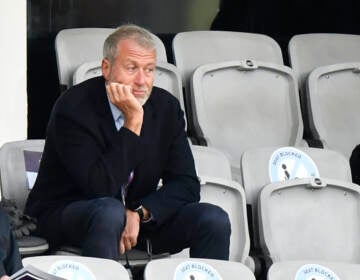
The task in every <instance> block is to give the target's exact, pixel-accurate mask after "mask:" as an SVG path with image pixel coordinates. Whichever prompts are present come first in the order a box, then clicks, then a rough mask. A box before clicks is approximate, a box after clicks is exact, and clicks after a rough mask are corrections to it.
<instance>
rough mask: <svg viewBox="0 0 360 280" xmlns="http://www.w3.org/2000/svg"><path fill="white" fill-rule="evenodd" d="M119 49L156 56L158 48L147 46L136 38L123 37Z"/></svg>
mask: <svg viewBox="0 0 360 280" xmlns="http://www.w3.org/2000/svg"><path fill="white" fill-rule="evenodd" d="M118 51H120V52H121V51H125V52H130V53H143V54H148V55H151V56H154V55H155V56H156V48H155V46H154V47H147V46H143V45H141V44H139V42H138V41H136V40H135V39H131V38H129V39H123V40H121V41H119V43H118Z"/></svg>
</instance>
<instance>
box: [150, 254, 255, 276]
mask: <svg viewBox="0 0 360 280" xmlns="http://www.w3.org/2000/svg"><path fill="white" fill-rule="evenodd" d="M187 261H193V262H201V263H205V264H208V265H210V266H212V267H213V268H214V269H215V270H216V271H217V272H218V273H219V275H220V276H221V278H222V279H223V280H233V279H241V280H255V277H254V274H253V273H252V272H251V271H250V270H249V269H248V268H247V267H246V266H245V265H243V264H241V263H239V262H231V261H221V260H212V259H195V258H192V259H185V258H183V259H162V260H154V261H151V262H149V263H148V264H147V265H146V267H145V271H144V280H169V279H174V273H175V270H176V268H177V266H178V265H179V264H181V263H183V262H187ZM209 279H210V277H209Z"/></svg>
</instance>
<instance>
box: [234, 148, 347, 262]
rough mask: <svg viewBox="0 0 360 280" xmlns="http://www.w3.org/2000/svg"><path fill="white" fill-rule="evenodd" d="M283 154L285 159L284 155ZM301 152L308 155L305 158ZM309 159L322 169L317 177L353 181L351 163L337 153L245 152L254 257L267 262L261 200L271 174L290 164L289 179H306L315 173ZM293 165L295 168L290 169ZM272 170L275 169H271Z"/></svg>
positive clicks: (312, 150) (243, 171)
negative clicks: (263, 249)
mask: <svg viewBox="0 0 360 280" xmlns="http://www.w3.org/2000/svg"><path fill="white" fill-rule="evenodd" d="M279 148H280V149H279ZM298 151H300V153H299V152H298ZM287 152H291V153H293V155H294V156H291V157H290V156H288V154H287ZM280 153H282V155H283V156H280ZM301 153H305V155H304V154H301ZM278 156H279V158H278ZM307 156H308V157H310V159H311V160H312V162H313V163H314V164H315V166H316V168H317V170H318V174H314V175H320V177H327V178H333V179H336V180H340V181H344V182H351V171H350V166H349V162H348V160H347V159H346V158H345V157H344V156H343V155H342V154H340V153H338V152H336V151H332V150H327V149H317V148H308V147H296V148H295V147H261V148H256V149H250V150H247V151H245V152H244V153H243V155H242V158H241V174H242V182H243V186H244V190H245V194H246V203H247V206H248V207H247V210H248V221H249V229H250V230H249V231H250V236H251V237H252V238H251V242H252V243H251V249H250V255H251V256H253V257H255V259H263V254H262V252H261V246H260V241H259V238H260V237H259V223H258V198H259V194H260V191H261V190H262V188H263V187H264V186H266V185H268V184H270V183H271V182H272V179H271V178H270V171H271V170H276V169H280V170H279V171H280V172H281V171H283V169H282V164H284V163H286V164H287V165H288V168H287V170H288V172H289V175H290V176H289V177H290V178H289V179H291V178H294V177H300V176H306V174H307V173H308V174H310V173H311V172H312V170H311V169H312V166H311V165H309V166H306V165H307V164H309V161H311V160H309V161H307V160H306V157H307ZM274 158H278V162H276V163H274V162H273V161H274ZM294 159H299V160H298V161H297V164H296V163H295V164H294V163H293V161H294ZM288 162H289V163H290V164H289V163H288ZM274 164H275V165H274ZM291 164H292V166H290V165H291ZM270 167H275V168H273V169H270ZM303 168H305V169H308V170H309V172H304V170H303ZM287 182H289V181H287ZM261 269H264V268H261Z"/></svg>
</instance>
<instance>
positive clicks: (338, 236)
mask: <svg viewBox="0 0 360 280" xmlns="http://www.w3.org/2000/svg"><path fill="white" fill-rule="evenodd" d="M359 206H360V187H359V186H358V185H356V184H352V183H349V182H345V181H338V180H334V179H327V178H305V179H294V180H289V181H282V182H277V183H272V184H268V185H266V186H265V187H264V188H263V189H262V190H261V193H260V198H259V207H258V209H259V210H258V211H259V212H258V214H259V230H260V244H261V246H262V248H263V250H264V254H265V255H266V256H268V257H269V258H270V259H271V260H272V261H273V262H281V261H293V260H322V261H331V262H347V263H359V262H360V238H359V236H360V219H359Z"/></svg>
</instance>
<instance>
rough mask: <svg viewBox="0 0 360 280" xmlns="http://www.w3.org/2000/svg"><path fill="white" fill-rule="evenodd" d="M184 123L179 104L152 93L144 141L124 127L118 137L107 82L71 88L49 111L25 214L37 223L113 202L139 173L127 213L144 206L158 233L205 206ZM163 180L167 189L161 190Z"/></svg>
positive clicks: (161, 93) (158, 92)
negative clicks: (181, 213)
mask: <svg viewBox="0 0 360 280" xmlns="http://www.w3.org/2000/svg"><path fill="white" fill-rule="evenodd" d="M184 123H185V122H184V117H183V112H182V110H181V108H180V105H179V102H178V100H177V99H176V98H175V97H173V96H172V95H171V94H170V93H168V92H166V91H165V90H163V89H160V88H157V87H154V88H153V90H152V93H151V96H150V98H149V99H148V101H147V102H146V104H145V105H144V121H143V126H142V130H141V135H140V136H137V135H136V134H134V133H133V132H132V131H130V130H128V129H127V128H125V127H122V128H121V129H120V130H119V131H117V130H116V127H115V124H114V119H113V117H112V114H111V111H110V106H109V103H108V99H107V96H106V90H105V80H104V79H103V77H97V78H93V79H90V80H88V81H85V82H83V83H81V84H79V85H76V86H74V87H72V88H70V89H69V90H68V91H66V92H65V93H64V94H62V95H61V96H60V98H59V99H58V100H57V102H56V104H55V106H54V108H53V110H52V113H51V116H50V120H49V124H48V128H47V136H46V142H45V147H44V152H43V156H42V160H41V164H40V169H39V174H38V177H37V180H36V183H35V186H34V188H33V189H32V191H31V192H30V195H29V198H28V201H27V205H26V213H28V214H29V215H31V216H34V217H38V218H39V217H41V216H42V215H44V214H46V213H47V214H49V213H52V212H54V211H61V209H62V208H63V207H64V206H66V205H67V204H68V203H70V202H72V201H78V200H86V199H92V198H100V197H115V196H117V195H118V194H119V191H120V187H121V185H122V184H124V183H126V182H127V180H128V178H129V174H130V172H131V171H132V170H134V179H133V181H132V182H131V184H130V185H129V187H128V194H127V207H128V208H130V209H134V208H135V207H137V206H138V205H140V204H142V205H143V206H144V207H146V208H147V209H149V210H150V211H151V213H152V215H153V217H154V219H155V221H156V223H157V224H159V225H161V224H162V223H164V222H166V220H167V219H169V218H170V217H171V216H172V215H174V214H175V213H176V211H177V209H179V207H181V206H182V205H185V204H187V203H191V202H196V201H199V198H200V185H199V182H198V180H197V176H196V172H195V167H194V159H193V156H192V154H191V150H190V148H189V144H188V141H187V138H186V134H185V130H184V126H185V124H184ZM160 179H162V180H163V182H162V183H163V187H162V188H160V189H159V190H157V187H158V182H159V180H160Z"/></svg>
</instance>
